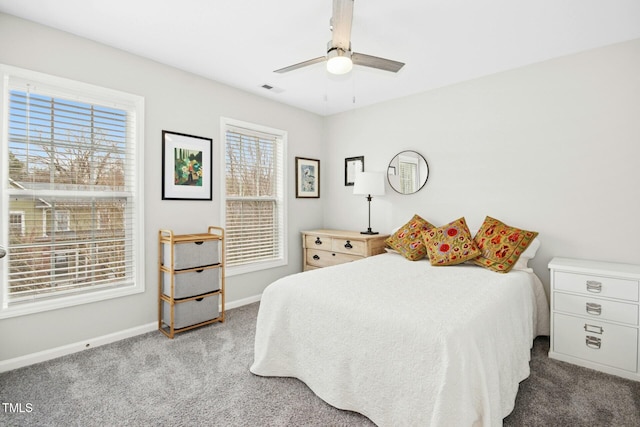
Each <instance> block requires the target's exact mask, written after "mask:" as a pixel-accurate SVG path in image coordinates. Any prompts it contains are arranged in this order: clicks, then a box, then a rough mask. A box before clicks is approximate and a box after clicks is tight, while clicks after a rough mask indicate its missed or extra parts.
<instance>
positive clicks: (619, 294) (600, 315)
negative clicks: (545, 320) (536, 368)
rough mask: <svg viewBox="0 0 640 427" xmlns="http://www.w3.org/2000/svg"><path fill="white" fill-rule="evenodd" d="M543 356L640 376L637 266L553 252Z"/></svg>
mask: <svg viewBox="0 0 640 427" xmlns="http://www.w3.org/2000/svg"><path fill="white" fill-rule="evenodd" d="M549 269H550V272H551V286H550V289H551V347H550V350H549V357H551V358H554V359H558V360H563V361H565V362H570V363H574V364H576V365H580V366H585V367H588V368H592V369H596V370H599V371H603V372H607V373H610V374H614V375H618V376H621V377H625V378H629V379H634V380H637V381H640V352H639V350H638V343H639V333H640V331H639V329H640V266H639V265H631V264H618V263H608V262H598V261H586V260H576V259H568V258H554V259H553V260H551V262H550V263H549Z"/></svg>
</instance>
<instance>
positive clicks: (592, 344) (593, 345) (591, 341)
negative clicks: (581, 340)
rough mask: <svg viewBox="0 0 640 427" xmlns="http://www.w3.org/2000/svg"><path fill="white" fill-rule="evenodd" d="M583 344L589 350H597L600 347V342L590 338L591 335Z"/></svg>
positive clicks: (595, 338)
mask: <svg viewBox="0 0 640 427" xmlns="http://www.w3.org/2000/svg"><path fill="white" fill-rule="evenodd" d="M585 344H586V346H587V347H589V348H595V349H596V350H598V349H600V346H601V345H602V340H601V339H600V338H598V337H592V336H591V335H587V337H586V339H585Z"/></svg>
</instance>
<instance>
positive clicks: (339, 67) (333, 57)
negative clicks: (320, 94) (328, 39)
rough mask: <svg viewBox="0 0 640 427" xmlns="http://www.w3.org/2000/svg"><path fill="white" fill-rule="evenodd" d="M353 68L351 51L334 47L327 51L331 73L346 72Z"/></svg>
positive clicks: (328, 66)
mask: <svg viewBox="0 0 640 427" xmlns="http://www.w3.org/2000/svg"><path fill="white" fill-rule="evenodd" d="M352 68H353V61H351V52H348V51H345V50H344V49H340V48H334V49H331V50H329V52H327V71H328V72H330V73H331V74H346V73H348V72H349V71H351V69H352Z"/></svg>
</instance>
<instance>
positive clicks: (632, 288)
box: [553, 271, 638, 301]
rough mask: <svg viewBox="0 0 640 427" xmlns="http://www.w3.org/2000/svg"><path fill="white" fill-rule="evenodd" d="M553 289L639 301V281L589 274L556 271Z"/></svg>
mask: <svg viewBox="0 0 640 427" xmlns="http://www.w3.org/2000/svg"><path fill="white" fill-rule="evenodd" d="M553 279H554V284H553V290H555V291H567V292H576V293H580V294H583V295H596V296H602V297H607V298H616V299H620V300H627V301H638V281H637V280H629V279H614V278H612V277H601V276H592V275H588V274H576V273H567V272H564V271H555V272H554V276H553Z"/></svg>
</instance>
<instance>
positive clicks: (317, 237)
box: [302, 230, 389, 271]
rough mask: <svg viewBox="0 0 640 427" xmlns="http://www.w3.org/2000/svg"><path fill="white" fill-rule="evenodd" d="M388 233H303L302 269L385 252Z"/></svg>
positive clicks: (334, 231)
mask: <svg viewBox="0 0 640 427" xmlns="http://www.w3.org/2000/svg"><path fill="white" fill-rule="evenodd" d="M387 237H389V235H388V234H374V235H369V234H361V233H360V232H358V231H341V230H311V231H303V232H302V248H303V261H302V262H303V270H304V271H307V270H312V269H314V268H322V267H328V266H331V265H336V264H343V263H345V262H350V261H355V260H358V259H362V258H366V257H369V256H372V255H378V254H381V253H383V252H384V247H385V243H384V241H385V239H386V238H387Z"/></svg>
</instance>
